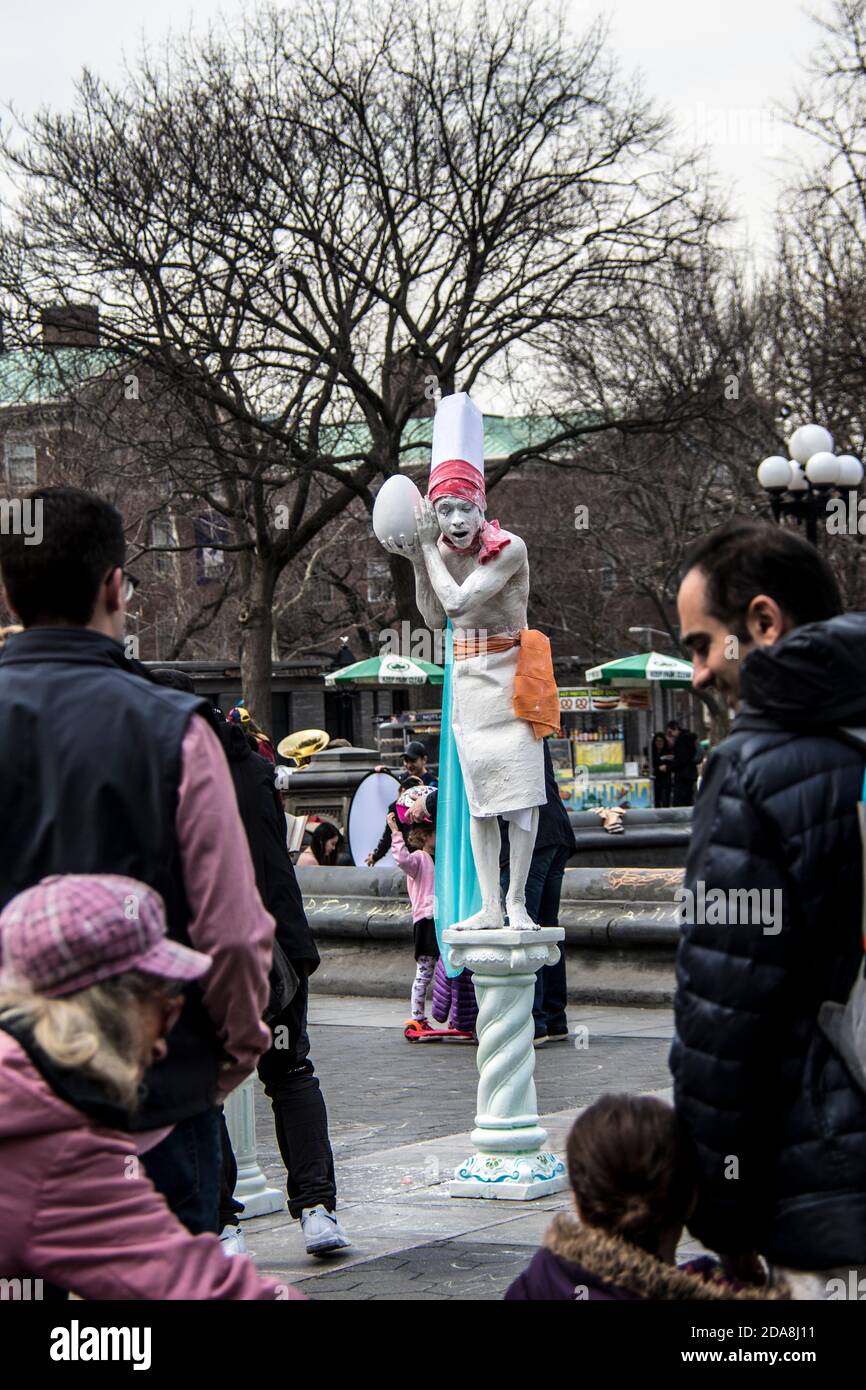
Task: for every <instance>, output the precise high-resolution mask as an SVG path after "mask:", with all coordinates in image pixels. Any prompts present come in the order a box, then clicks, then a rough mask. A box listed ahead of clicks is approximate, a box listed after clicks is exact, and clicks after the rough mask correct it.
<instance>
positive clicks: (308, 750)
mask: <svg viewBox="0 0 866 1390" xmlns="http://www.w3.org/2000/svg"><path fill="white" fill-rule="evenodd" d="M330 741H331V740H330V735H328V734H326V733H325V731H324V729H299V730H298V732H297V733H296V734H287V735H286V737H285V738H282V739H280V741H279V743H278V744H277V752H278V753H279V755H280V757H281V758H291V760H292V762H293V763H294V764H295V767H297V768H305V767H309V765H310V759H311V758H312V756H313V754H314V753H321V751H322V749H323V748H327V746H328V744H329V743H330Z"/></svg>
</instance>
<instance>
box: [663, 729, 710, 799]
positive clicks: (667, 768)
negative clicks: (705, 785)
mask: <svg viewBox="0 0 866 1390" xmlns="http://www.w3.org/2000/svg"><path fill="white" fill-rule="evenodd" d="M703 760H704V750H703V748H702V747H701V745H700V744H699V742H698V738H697V735H696V734H694V733H692V731H691V729H685V728H683V726H682V725H681V724H680V723H679V721H678V720H676V719H671V720H669V722H668V724H667V727H666V729H665V730H664V732H663V733H662V732H661V731H659V732H658V733H655V734H653V740H652V743H651V745H650V764H651V772H652V779H653V805H654V806H694V804H695V790H696V787H697V781H698V772H699V770H700V767H701V764H702V762H703Z"/></svg>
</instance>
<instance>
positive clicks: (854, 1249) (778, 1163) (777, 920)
mask: <svg viewBox="0 0 866 1390" xmlns="http://www.w3.org/2000/svg"><path fill="white" fill-rule="evenodd" d="M678 605H679V612H680V622H681V631H682V638H683V641H684V642H685V643H686V644H687V645H688V646H689V647H690V648H691V650H692V652H693V654H694V663H695V665H694V684H695V686H696V687H699V688H700V687H709V686H714V687H715V688H717V689H719V690H720V691H721V692H722V693H723V694H724V695H725V696H726V697H727V699H728V701H729V703H730V704H731V705H732V706H733V707H734V708H735V709H736V710H737V716H736V719H735V721H734V723H733V726H732V729H731V734H730V737H729V738H727V739H726V740H725V741H724V743H722V744H721V745H720V746H719V748H717V749H716V750H715V752H714V753H713V755H712V757H711V758H710V761H709V764H708V767H707V771H706V775H705V777H704V780H703V783H702V786H701V791H700V794H699V796H698V800H697V805H696V807H695V813H694V821H693V830H692V842H691V849H690V853H689V858H688V864H687V866H686V877H685V891H684V893H683V896H682V903H683V908H684V925H683V934H682V940H681V944H680V948H679V953H678V958H677V994H676V1002H675V1014H676V1038H675V1041H674V1045H673V1050H672V1053H671V1069H672V1071H673V1075H674V1096H675V1103H676V1107H677V1111H678V1113H679V1115H680V1117H681V1119H682V1120H683V1122H684V1123H685V1125H686V1127H687V1128H688V1130H689V1132H690V1133H691V1135H692V1138H693V1140H694V1141H695V1144H696V1147H697V1151H698V1156H699V1161H700V1166H701V1171H702V1186H701V1193H700V1199H699V1203H698V1207H697V1210H696V1212H695V1213H694V1216H693V1218H692V1220H691V1221H690V1223H689V1225H690V1229H691V1230H692V1231H693V1232H694V1234H695V1235H696V1236H697V1237H698V1238H699V1239H701V1240H702V1241H704V1243H705V1244H707V1245H708V1246H710V1247H711V1248H713V1249H715V1250H718V1251H720V1252H722V1253H724V1254H727V1255H728V1256H730V1257H731V1261H730V1263H731V1267H732V1268H736V1267H739V1269H740V1271H741V1272H742V1270H743V1269H744V1267H746V1266H747V1265H749V1264H750V1263H752V1264H753V1263H754V1260H753V1257H754V1253H755V1252H760V1253H761V1254H762V1255H764V1256H765V1257H766V1259H767V1260H768V1261H769V1262H770V1263H771V1265H774V1266H779V1267H787V1268H788V1269H789V1270H795V1271H809V1272H811V1273H812V1275H813V1276H815V1277H814V1278H812V1279H811V1280H806V1279H803V1280H801V1281H799V1284H800V1287H801V1289H802V1290H803V1293H802V1295H801V1296H806V1297H812V1298H816V1297H817V1298H827V1297H840V1296H841V1297H844V1296H846V1295H845V1294H844V1293H842V1294H840V1293H839V1292H838V1289H837V1287H836V1284H832V1283H831V1281H832V1280H833V1279H834V1278H835V1276H837V1275H839V1273H840V1268H843V1267H844V1270H848V1269H851V1268H856V1269H857V1276H856V1277H857V1278H859V1276H860V1274H861V1273H866V1268H863V1269H861V1267H866V1096H864V1095H863V1093H862V1092H861V1091H860V1090H859V1089H858V1087H857V1086H856V1085H855V1083H854V1081H853V1080H852V1078H851V1075H850V1074H849V1072H848V1071H847V1069H846V1068H845V1066H844V1064H843V1063H842V1061H841V1060H840V1059H839V1058H838V1057H837V1056H836V1055H835V1053H834V1052H833V1050H832V1049H831V1047H830V1045H829V1043H828V1042H827V1041H826V1040H825V1038H824V1036H823V1034H822V1033H821V1031H820V1030H819V1028H818V1026H817V1016H818V1011H819V1009H820V1007H821V1004H822V1003H823V1002H824V1000H828V999H830V1000H838V1001H844V1000H845V999H847V996H848V992H849V990H850V988H851V985H852V983H853V982H854V979H855V977H856V973H857V970H858V967H859V966H860V964H861V962H862V957H863V948H862V944H861V900H862V874H863V870H862V855H861V846H860V837H859V831H858V821H857V803H858V801H860V800H861V798H862V795H863V779H864V752H863V749H862V748H859V747H858V746H857V745H856V743H852V742H846V738H845V735H844V734H842V733H840V732H839V730H840V728H841V727H842V726H858V725H859V726H866V614H862V613H851V614H847V615H844V616H843V615H842V602H841V598H840V595H839V590H838V587H837V585H836V582H835V579H834V577H833V575H832V572H831V571H830V569H829V567H828V566H827V564H826V563H825V562H824V560H823V559H822V558H821V557H820V556H819V554H818V553H817V551H815V550H814V549H813V548H812V547H811V546H809V545H808V544H807V543H806V542H805V541H803V540H801V539H800V538H799V537H798V536H796V535H795V534H793V533H792V532H790V531H786V530H784V529H783V528H781V527H777V526H771V525H769V524H766V523H763V522H754V521H735V522H731V523H729V524H728V525H727V526H725V527H723V528H721V530H719V531H716V532H714V533H713V534H712V535H710V536H709V537H708V538H707V539H706V540H704V541H702V542H700V543H699V544H698V545H697V546H696V547H695V549H694V550H693V552H692V553H691V555H690V556H689V557H688V559H687V563H686V567H685V571H684V577H683V581H682V584H681V586H680V592H679V597H678ZM713 890H717V891H716V892H713ZM718 890H720V891H718ZM737 890H757V891H753V892H752V893H751V894H749V897H748V899H747V898H746V894H744V893H743V892H742V891H739V892H738V891H737ZM737 1257H739V1258H737ZM794 1282H795V1286H796V1284H797V1281H796V1280H795V1281H794ZM836 1282H837V1284H838V1285H839V1286H840V1287H841V1281H839V1280H837V1281H836ZM807 1289H808V1292H806V1290H807ZM855 1296H856V1295H855Z"/></svg>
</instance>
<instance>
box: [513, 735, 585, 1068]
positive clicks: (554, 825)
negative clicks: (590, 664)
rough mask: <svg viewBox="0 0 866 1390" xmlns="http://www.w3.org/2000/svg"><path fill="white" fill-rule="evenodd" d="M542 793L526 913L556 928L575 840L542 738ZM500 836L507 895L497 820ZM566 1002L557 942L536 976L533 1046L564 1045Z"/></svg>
mask: <svg viewBox="0 0 866 1390" xmlns="http://www.w3.org/2000/svg"><path fill="white" fill-rule="evenodd" d="M544 789H545V793H546V796H547V800H546V802H545V804H544V805H543V806H541V807H539V811H538V830H537V832H536V836H535V846H534V848H533V851H532V860H531V863H530V866H529V873H528V875H527V878H526V910H527V912H528V913H529V915H530V917H531V918H532V920H533V922H538V924H539V926H543V927H558V926H559V901H560V898H561V896H562V882H563V879H564V877H565V866H566V865H567V863H568V861H569V859H570V858H571V856H572V855H573V854H574V851H575V849H576V848H577V842H576V841H575V838H574V831H573V830H572V828H571V821H570V820H569V819H568V812H567V811H566V809H565V807H564V806H563V804H562V797H561V796H560V794H559V784H558V782H557V780H556V774H555V773H554V770H553V759H552V758H551V756H550V748H549V746H548V742H547V739H545V740H544ZM499 834H500V851H499V877H500V884H501V887H502V892H503V893H507V892H508V870H509V863H508V827H507V825H506V822H505V821H503V820H500V822H499ZM566 1004H567V985H566V978H565V942H562V943H561V944H560V947H559V960H558V961H557V962H556V964H555V965H543V966H542V967H541V969H540V970H539V971H538V972H537V974H536V976H535V997H534V999H533V1001H532V1019H533V1023H534V1024H535V1046H536V1047H544V1046H546V1044H547V1043H552V1042H565V1041H566V1039H567V1038H568V1037H569V1032H568V1019H567V1018H566V1013H565V1009H566Z"/></svg>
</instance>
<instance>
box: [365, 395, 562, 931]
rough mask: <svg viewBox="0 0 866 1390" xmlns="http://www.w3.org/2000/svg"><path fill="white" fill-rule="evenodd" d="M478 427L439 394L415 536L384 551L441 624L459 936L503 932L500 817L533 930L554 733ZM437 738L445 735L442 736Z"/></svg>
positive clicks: (541, 646)
mask: <svg viewBox="0 0 866 1390" xmlns="http://www.w3.org/2000/svg"><path fill="white" fill-rule="evenodd" d="M485 511H486V495H485V488H484V422H483V418H482V415H481V412H480V411H479V410H478V408H477V406H475V405H474V404H473V402H472V401H471V400H470V399H469V397H468V395H466V394H465V393H464V392H458V393H457V394H456V395H452V396H445V397H443V399H442V400H441V401H440V403H439V406H438V408H437V410H436V416H435V419H434V422H433V456H432V464H431V472H430V481H429V486H428V491H427V497H426V498H425V499H424V500H423V501H422V502H421V504H420V506H419V508H418V509H417V511H416V527H415V534H414V535H407V534H401V535H399V536H389V537H388V538H387V541H386V542H385V545H386V548H387V549H388V550H391V551H393V552H394V553H395V554H398V555H405V556H406V557H407V558H408V559H410V560H411V561H412V564H413V566H414V568H415V588H416V595H417V602H418V608H419V610H420V612H421V615H422V617H423V618H424V621H425V622H426V623H427V625H428V626H429V627H430V628H432V629H437V628H442V627H444V626H445V623H446V620H448V619H450V621H451V624H452V627H453V650H454V665H453V669H452V672H451V676H452V680H451V691H452V695H451V727H452V731H453V735H454V739H455V742H456V745H457V753H458V757H459V760H460V768H461V771H462V774H463V781H464V785H465V788H466V796H467V799H468V803H469V812H470V837H471V842H472V856H473V859H474V861H475V867H476V871H477V874H478V882H479V886H480V890H481V909H480V911H479V912H477V913H474V914H473V915H472V916H471V917H467V918H465V919H464V920H463V921H462V922H457V923H455V924H454V925H455V928H456V929H457V930H461V931H470V930H478V929H480V928H489V929H497V928H502V927H504V925H505V920H504V917H503V912H502V905H501V899H500V891H499V850H500V837H499V825H498V821H497V817H498V816H502V817H503V818H504V819H505V820H507V821H508V822H509V843H510V881H509V888H508V893H507V896H506V903H505V906H506V911H507V913H508V925H509V927H510V928H512V929H516V930H532V929H534V928H535V926H536V924H535V923H534V922H533V921H532V919H531V918H530V916H529V914H528V912H527V911H526V899H525V889H526V877H527V874H528V872H529V865H530V860H531V858H532V851H533V847H534V845H535V835H536V830H537V827H538V807H539V806H540V805H542V804H543V803H544V801H545V800H546V794H545V785H544V756H543V747H542V743H541V739H542V738H543V737H544V735H545V734H549V733H553V732H555V731H557V730H558V728H559V700H558V695H557V689H556V681H555V679H554V675H553V664H552V661H551V655H550V643H549V641H548V639H547V638H546V637H545V636H544V634H543V633H541V632H536V631H534V630H532V629H530V628H528V627H527V625H526V624H527V616H526V608H527V600H528V597H529V561H528V558H527V553H526V546H525V544H524V542H523V541H522V540H521V539H520V537H519V536H516V535H514V534H513V533H512V532H510V531H505V530H503V529H502V528H501V527H500V525H499V522H498V521H487V520H486V519H485ZM443 732H445V731H443Z"/></svg>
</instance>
